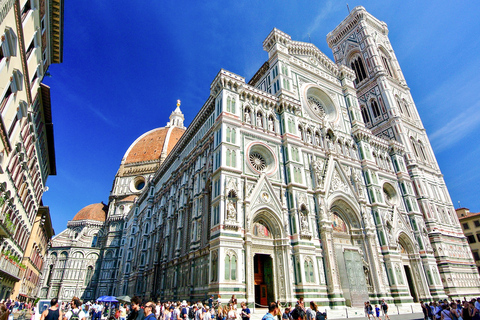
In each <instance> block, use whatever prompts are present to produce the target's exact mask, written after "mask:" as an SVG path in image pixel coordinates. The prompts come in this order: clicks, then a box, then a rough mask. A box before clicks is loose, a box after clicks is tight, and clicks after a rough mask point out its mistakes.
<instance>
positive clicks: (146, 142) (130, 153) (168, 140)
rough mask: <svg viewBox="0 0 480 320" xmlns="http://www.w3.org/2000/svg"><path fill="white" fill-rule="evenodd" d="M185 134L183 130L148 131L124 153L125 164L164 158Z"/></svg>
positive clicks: (165, 128) (160, 129)
mask: <svg viewBox="0 0 480 320" xmlns="http://www.w3.org/2000/svg"><path fill="white" fill-rule="evenodd" d="M184 132H185V128H179V127H164V128H157V129H154V130H151V131H148V132H146V133H144V134H143V135H141V136H140V137H139V138H138V139H137V140H135V141H134V142H133V143H132V145H131V146H130V148H128V150H127V152H126V153H125V156H124V159H125V162H124V163H125V164H129V163H136V162H145V161H152V160H158V159H160V158H165V157H166V156H167V155H168V154H169V153H170V151H172V149H173V147H174V146H175V144H176V143H177V141H178V140H179V139H180V137H181V136H182V135H183V133H184Z"/></svg>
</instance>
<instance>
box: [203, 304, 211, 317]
mask: <svg viewBox="0 0 480 320" xmlns="http://www.w3.org/2000/svg"><path fill="white" fill-rule="evenodd" d="M203 320H212V313H211V312H210V307H209V306H205V312H204V313H203Z"/></svg>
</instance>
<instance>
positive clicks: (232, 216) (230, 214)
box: [227, 200, 237, 221]
mask: <svg viewBox="0 0 480 320" xmlns="http://www.w3.org/2000/svg"><path fill="white" fill-rule="evenodd" d="M235 207H236V203H235V201H234V200H228V201H227V220H230V221H235V220H236V219H237V209H236V208H235Z"/></svg>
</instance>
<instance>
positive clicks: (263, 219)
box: [246, 209, 291, 307]
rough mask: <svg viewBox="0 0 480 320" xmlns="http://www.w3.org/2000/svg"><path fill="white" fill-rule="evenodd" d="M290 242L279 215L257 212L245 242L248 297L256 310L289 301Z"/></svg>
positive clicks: (266, 211)
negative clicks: (272, 303) (277, 302)
mask: <svg viewBox="0 0 480 320" xmlns="http://www.w3.org/2000/svg"><path fill="white" fill-rule="evenodd" d="M289 241H290V240H289V238H288V237H286V236H285V231H284V229H283V228H282V227H281V223H280V219H279V217H278V215H276V214H275V213H273V212H271V211H270V210H267V209H262V210H259V211H257V213H256V214H255V215H254V216H253V219H252V222H251V224H250V226H249V235H248V236H247V241H246V255H247V259H246V260H247V264H248V266H247V277H246V279H247V291H248V294H247V296H248V301H250V302H255V304H256V306H257V307H263V306H268V304H269V303H270V302H273V301H277V300H280V301H281V302H287V301H290V299H291V294H289V292H290V291H291V287H290V286H291V281H290V275H289V273H290V272H289V271H288V270H289V269H288V261H289V255H288V253H287V248H288V244H289Z"/></svg>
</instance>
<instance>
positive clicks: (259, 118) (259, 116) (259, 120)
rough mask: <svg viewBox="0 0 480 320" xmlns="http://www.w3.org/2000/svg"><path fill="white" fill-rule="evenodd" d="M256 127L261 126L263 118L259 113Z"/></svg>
mask: <svg viewBox="0 0 480 320" xmlns="http://www.w3.org/2000/svg"><path fill="white" fill-rule="evenodd" d="M257 127H263V119H262V115H261V114H257Z"/></svg>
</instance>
